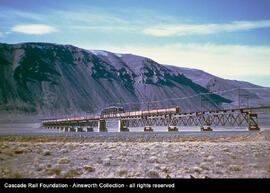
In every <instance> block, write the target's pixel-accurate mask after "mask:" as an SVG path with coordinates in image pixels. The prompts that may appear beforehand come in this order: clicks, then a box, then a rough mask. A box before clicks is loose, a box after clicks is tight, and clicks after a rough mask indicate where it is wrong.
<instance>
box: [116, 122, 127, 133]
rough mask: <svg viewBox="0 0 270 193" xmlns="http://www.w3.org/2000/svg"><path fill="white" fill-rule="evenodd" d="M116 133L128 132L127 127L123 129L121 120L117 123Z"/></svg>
mask: <svg viewBox="0 0 270 193" xmlns="http://www.w3.org/2000/svg"><path fill="white" fill-rule="evenodd" d="M118 131H119V132H121V131H129V129H128V128H127V127H124V121H123V120H121V119H120V120H119V121H118Z"/></svg>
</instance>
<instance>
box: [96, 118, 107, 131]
mask: <svg viewBox="0 0 270 193" xmlns="http://www.w3.org/2000/svg"><path fill="white" fill-rule="evenodd" d="M98 131H99V132H107V131H108V130H107V127H106V120H104V119H100V120H99V122H98Z"/></svg>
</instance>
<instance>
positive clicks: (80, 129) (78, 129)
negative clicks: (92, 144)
mask: <svg viewBox="0 0 270 193" xmlns="http://www.w3.org/2000/svg"><path fill="white" fill-rule="evenodd" d="M75 130H76V132H84V130H83V128H81V127H76V128H75Z"/></svg>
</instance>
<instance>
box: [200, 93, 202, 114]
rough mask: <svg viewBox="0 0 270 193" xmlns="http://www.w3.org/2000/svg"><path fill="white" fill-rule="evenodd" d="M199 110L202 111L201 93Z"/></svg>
mask: <svg viewBox="0 0 270 193" xmlns="http://www.w3.org/2000/svg"><path fill="white" fill-rule="evenodd" d="M200 110H201V111H202V94H201V93H200Z"/></svg>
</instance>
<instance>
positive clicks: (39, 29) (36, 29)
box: [11, 24, 57, 35]
mask: <svg viewBox="0 0 270 193" xmlns="http://www.w3.org/2000/svg"><path fill="white" fill-rule="evenodd" d="M11 31H13V32H19V33H24V34H33V35H43V34H50V33H54V32H57V30H56V28H54V27H52V26H49V25H42V24H33V25H16V26H14V27H12V28H11Z"/></svg>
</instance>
